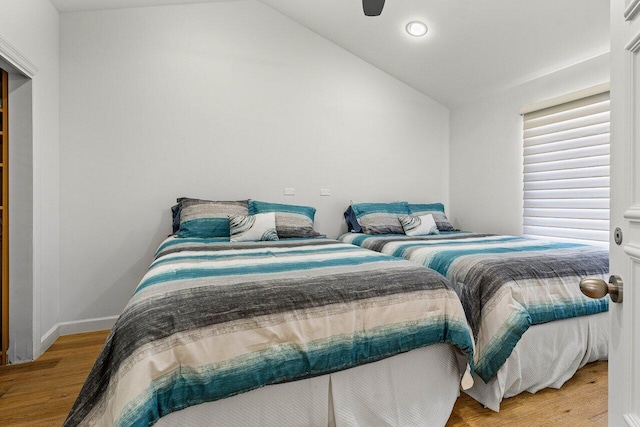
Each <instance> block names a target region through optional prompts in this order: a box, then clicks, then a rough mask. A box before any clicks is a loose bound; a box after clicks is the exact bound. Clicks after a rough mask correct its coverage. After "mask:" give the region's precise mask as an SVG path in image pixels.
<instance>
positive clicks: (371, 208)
mask: <svg viewBox="0 0 640 427" xmlns="http://www.w3.org/2000/svg"><path fill="white" fill-rule="evenodd" d="M351 207H352V209H353V212H354V214H355V215H356V219H357V220H358V223H359V224H360V226H361V227H362V231H363V232H364V233H366V234H404V230H403V229H402V224H400V220H399V219H398V217H400V216H403V215H409V208H408V205H407V202H395V203H354V204H353V205H351Z"/></svg>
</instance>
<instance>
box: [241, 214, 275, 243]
mask: <svg viewBox="0 0 640 427" xmlns="http://www.w3.org/2000/svg"><path fill="white" fill-rule="evenodd" d="M229 228H230V231H231V239H230V240H231V241H232V242H257V241H259V240H278V233H276V214H275V213H274V212H268V213H261V214H255V215H229Z"/></svg>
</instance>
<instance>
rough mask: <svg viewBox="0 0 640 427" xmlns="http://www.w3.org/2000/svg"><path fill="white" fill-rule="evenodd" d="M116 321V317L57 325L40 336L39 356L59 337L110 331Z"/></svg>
mask: <svg viewBox="0 0 640 427" xmlns="http://www.w3.org/2000/svg"><path fill="white" fill-rule="evenodd" d="M116 320H118V316H109V317H98V318H95V319H84V320H75V321H72V322H60V323H57V324H55V325H54V326H53V327H52V328H51V329H49V330H48V331H47V333H46V334H44V335H43V336H42V339H41V340H40V350H41V353H40V354H42V353H44V352H45V351H47V349H48V348H49V347H51V344H53V343H54V342H55V341H56V340H57V339H58V338H59V337H61V336H64V335H73V334H81V333H84V332H95V331H104V330H107V329H111V328H112V327H113V325H114V324H115V323H116Z"/></svg>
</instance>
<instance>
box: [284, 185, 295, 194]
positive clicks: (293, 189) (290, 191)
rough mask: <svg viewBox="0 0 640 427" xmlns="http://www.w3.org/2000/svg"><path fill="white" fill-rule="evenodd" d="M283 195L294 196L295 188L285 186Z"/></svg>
mask: <svg viewBox="0 0 640 427" xmlns="http://www.w3.org/2000/svg"><path fill="white" fill-rule="evenodd" d="M284 195H285V196H295V195H296V189H295V188H292V187H286V188H285V189H284Z"/></svg>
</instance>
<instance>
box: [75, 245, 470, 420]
mask: <svg viewBox="0 0 640 427" xmlns="http://www.w3.org/2000/svg"><path fill="white" fill-rule="evenodd" d="M222 240H224V239H197V238H182V239H181V238H174V237H171V238H169V239H167V240H165V241H164V242H163V243H162V244H161V245H160V248H159V249H158V251H157V253H156V257H155V260H154V262H153V263H152V264H151V267H150V268H149V271H148V272H147V273H146V275H145V276H144V277H143V279H142V281H141V282H140V284H139V285H138V287H137V288H136V290H135V293H134V295H133V297H132V298H131V300H130V301H129V303H128V304H127V306H126V308H125V310H124V312H123V313H122V315H121V316H120V318H119V319H118V321H117V322H116V324H115V326H114V327H113V329H112V332H111V334H110V335H109V337H108V338H107V341H106V343H105V347H104V348H103V350H102V352H101V354H100V356H99V357H98V359H97V361H96V363H95V365H94V367H93V369H92V371H91V373H90V374H89V377H88V379H87V381H86V383H85V385H84V386H83V389H82V391H81V392H80V395H79V396H78V399H77V401H76V403H75V404H74V406H73V409H72V411H71V413H70V414H69V416H68V418H67V420H66V422H65V426H76V425H109V426H111V425H117V426H143V425H144V426H148V425H151V424H153V423H155V422H156V421H157V420H158V419H159V418H160V417H162V416H163V415H166V414H168V413H171V412H174V411H177V410H180V409H183V408H185V407H188V406H192V405H196V404H199V403H203V402H207V401H214V400H218V399H222V398H225V397H229V396H233V395H236V394H239V393H242V392H246V391H248V390H252V389H256V388H258V387H262V386H264V385H267V384H276V383H283V382H288V381H293V380H297V379H302V378H308V377H313V376H316V375H322V374H326V373H330V372H335V371H338V370H342V369H347V368H350V367H352V366H357V365H362V364H365V363H369V362H373V361H376V360H380V359H383V358H386V357H390V356H393V355H395V354H398V353H402V352H406V351H409V350H412V349H415V348H419V347H423V346H427V345H430V344H434V343H449V344H452V345H454V346H456V347H457V348H458V349H459V350H460V352H461V354H463V355H466V356H467V357H468V358H469V359H468V360H469V363H470V366H472V358H473V338H472V336H471V332H470V330H469V327H468V325H467V323H466V319H465V315H464V311H463V308H462V305H461V304H460V300H459V299H458V297H457V295H456V294H455V292H454V291H453V289H451V287H450V285H449V284H448V282H447V281H446V280H445V279H444V278H443V277H442V276H441V275H440V274H438V273H436V272H433V271H429V270H427V269H425V268H423V267H420V266H417V265H415V264H412V263H410V262H407V261H405V260H402V259H400V258H393V257H389V256H386V255H382V254H378V253H375V252H372V251H367V250H364V249H361V248H358V247H356V246H353V245H348V244H344V243H340V242H337V241H335V240H327V239H299V240H298V239H291V240H280V241H274V242H239V243H229V242H224V241H222ZM468 368H469V367H468ZM468 374H469V372H467V376H468Z"/></svg>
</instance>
